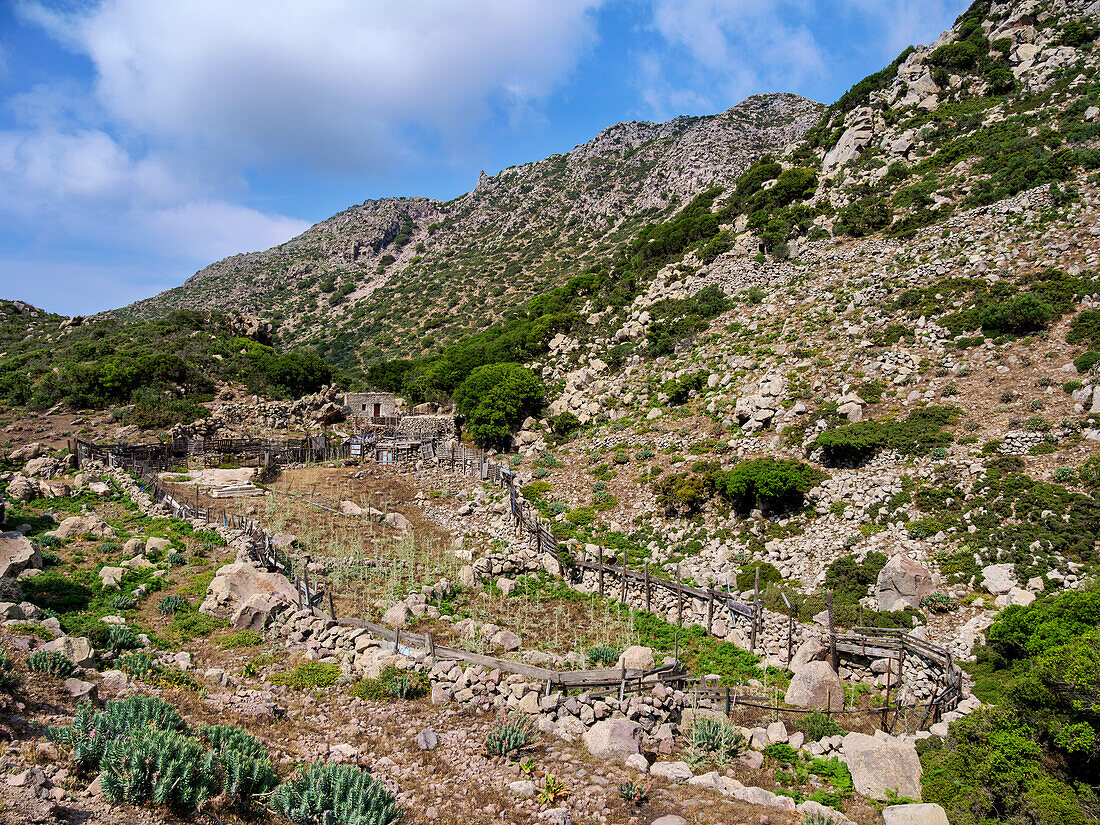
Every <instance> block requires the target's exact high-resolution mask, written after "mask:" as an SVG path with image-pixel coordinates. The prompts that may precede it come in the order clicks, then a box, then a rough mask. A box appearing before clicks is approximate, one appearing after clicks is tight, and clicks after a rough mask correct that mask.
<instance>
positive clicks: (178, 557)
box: [167, 551, 187, 567]
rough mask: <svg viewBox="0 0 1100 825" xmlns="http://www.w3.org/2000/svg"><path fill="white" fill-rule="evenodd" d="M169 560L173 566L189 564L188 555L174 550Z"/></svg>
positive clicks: (169, 555)
mask: <svg viewBox="0 0 1100 825" xmlns="http://www.w3.org/2000/svg"><path fill="white" fill-rule="evenodd" d="M167 561H168V564H170V565H171V566H172V567H179V566H180V565H183V564H187V556H185V555H183V553H179V552H176V551H173V552H171V553H169V554H168V559H167Z"/></svg>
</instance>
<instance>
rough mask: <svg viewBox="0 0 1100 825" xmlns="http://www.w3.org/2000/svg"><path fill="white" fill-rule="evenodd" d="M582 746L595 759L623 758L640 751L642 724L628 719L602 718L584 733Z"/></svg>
mask: <svg viewBox="0 0 1100 825" xmlns="http://www.w3.org/2000/svg"><path fill="white" fill-rule="evenodd" d="M584 746H585V747H586V748H588V752H589V753H590V754H592V755H593V756H595V757H596V758H597V759H615V760H624V759H626V757H628V756H631V755H632V754H635V753H641V752H642V726H641V725H639V724H638V723H637V722H631V721H630V720H629V719H604V720H603V721H602V722H597V723H596V724H595V725H593V726H592V727H591V728H589V729H588V732H587V733H585V735H584Z"/></svg>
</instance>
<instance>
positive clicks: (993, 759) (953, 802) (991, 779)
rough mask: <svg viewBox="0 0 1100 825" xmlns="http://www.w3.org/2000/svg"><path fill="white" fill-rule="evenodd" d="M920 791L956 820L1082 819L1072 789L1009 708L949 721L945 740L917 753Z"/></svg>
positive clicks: (1047, 824) (966, 824) (969, 824)
mask: <svg viewBox="0 0 1100 825" xmlns="http://www.w3.org/2000/svg"><path fill="white" fill-rule="evenodd" d="M921 766H922V767H923V769H924V777H923V779H922V785H923V791H924V793H923V797H924V800H925V801H926V802H934V803H936V804H938V805H941V806H943V808H944V809H945V810H946V811H947V815H948V818H949V819H950V820H951V822H953V823H960V825H983V824H984V823H987V822H990V821H1001V822H1006V821H1008V822H1033V823H1038V824H1039V825H1084V823H1085V822H1086V818H1085V816H1084V814H1083V813H1082V811H1081V807H1080V804H1079V802H1078V800H1077V796H1076V794H1075V793H1074V792H1073V790H1072V789H1071V788H1070V787H1069V786H1068V785H1066V784H1065V783H1063V782H1061V781H1059V780H1058V779H1056V778H1055V777H1054V776H1052V775H1051V774H1050V773H1049V772H1048V770H1047V769H1046V768H1045V767H1044V765H1043V754H1042V749H1041V748H1040V746H1039V745H1038V744H1037V743H1036V742H1035V741H1034V740H1032V738H1031V736H1030V731H1029V729H1028V728H1027V726H1025V725H1024V724H1022V723H1021V722H1020V719H1019V717H1018V716H1017V715H1016V713H1015V712H1014V711H1013V710H1012V709H1011V708H1000V707H997V708H981V709H979V710H978V711H976V712H974V713H972V714H970V715H969V716H966V717H964V718H963V719H960V720H959V721H957V722H952V723H951V736H950V738H949V740H948V744H946V745H943V746H937V745H936V744H935V743H933V745H932V746H931V747H927V749H926V750H925V751H924V753H923V754H922V755H921Z"/></svg>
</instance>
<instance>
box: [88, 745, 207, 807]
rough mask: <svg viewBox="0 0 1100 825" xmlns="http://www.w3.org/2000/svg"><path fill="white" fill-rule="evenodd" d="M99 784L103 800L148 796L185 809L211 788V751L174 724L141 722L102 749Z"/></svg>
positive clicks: (133, 802) (146, 799)
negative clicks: (159, 725)
mask: <svg viewBox="0 0 1100 825" xmlns="http://www.w3.org/2000/svg"><path fill="white" fill-rule="evenodd" d="M100 767H101V769H102V773H101V774H100V785H101V787H102V789H103V796H104V798H105V799H107V801H109V802H126V803H128V804H130V805H137V804H140V803H142V802H152V803H153V804H155V805H168V806H169V807H171V808H173V809H174V810H176V811H179V812H180V813H184V814H188V813H191V812H192V811H194V810H195V808H196V807H198V804H199V802H201V801H202V800H203V799H206V798H207V797H210V796H213V795H214V794H215V793H216V792H217V787H218V783H217V778H216V776H217V765H216V756H215V754H213V753H211V752H208V751H203V749H202V747H201V746H200V745H199V743H198V742H196V741H195V740H194V739H192V738H191V737H189V736H187V735H185V734H183V733H180V732H178V731H174V730H157V729H155V728H141V729H139V730H136V731H134V732H133V733H132V734H131V735H130V736H128V737H126V738H116V739H114V740H112V741H111V742H109V743H108V744H107V746H106V748H105V749H104V753H103V759H102V761H101V762H100Z"/></svg>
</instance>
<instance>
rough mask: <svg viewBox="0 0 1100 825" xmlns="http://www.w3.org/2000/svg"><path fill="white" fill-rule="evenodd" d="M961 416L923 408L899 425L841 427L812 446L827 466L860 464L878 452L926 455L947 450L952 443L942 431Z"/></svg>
mask: <svg viewBox="0 0 1100 825" xmlns="http://www.w3.org/2000/svg"><path fill="white" fill-rule="evenodd" d="M960 413H961V411H960V410H959V409H958V408H956V407H922V408H920V409H916V410H913V411H912V412H911V413H909V416H908V417H907V418H905V419H903V420H900V421H898V420H894V421H860V422H857V423H855V424H842V425H841V426H839V427H835V428H833V429H831V430H826V431H825V432H823V433H821V434H820V435H819V436H818V437H817V438H816V439H815V440H814V446H816V447H820V448H822V450H823V452H824V455H825V459H826V461H827V462H828V463H830V464H840V463H846V464H847V463H861V462H863V461H866V460H867V459H868V458H870V457H871V456H873V455H874V454H875V453H877V452H878V451H879V450H894V451H896V452H898V453H901V454H902V455H927V454H928V453H929V452H931V451H932V450H933V449H934V448H935V447H946V446H947V445H948V444H950V443H951V442H952V440H953V438H952V436H951V433H949V432H945V431H944V429H943V428H944V427H946V426H949V425H951V424H954V423H955V422H956V421H957V420H958V417H959V415H960Z"/></svg>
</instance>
